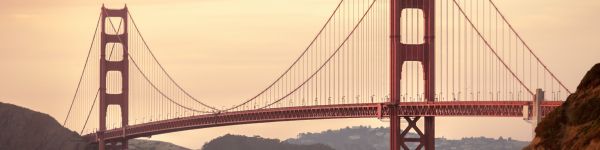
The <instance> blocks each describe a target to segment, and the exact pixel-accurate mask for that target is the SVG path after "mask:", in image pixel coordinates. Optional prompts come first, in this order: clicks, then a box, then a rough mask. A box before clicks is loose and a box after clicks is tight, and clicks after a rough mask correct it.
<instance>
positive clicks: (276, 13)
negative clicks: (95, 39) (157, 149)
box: [0, 0, 600, 148]
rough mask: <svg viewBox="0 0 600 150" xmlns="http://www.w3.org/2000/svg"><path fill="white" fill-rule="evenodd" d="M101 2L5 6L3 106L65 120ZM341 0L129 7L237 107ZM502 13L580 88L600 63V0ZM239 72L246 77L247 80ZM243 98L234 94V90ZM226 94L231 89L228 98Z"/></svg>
mask: <svg viewBox="0 0 600 150" xmlns="http://www.w3.org/2000/svg"><path fill="white" fill-rule="evenodd" d="M102 3H106V4H107V6H109V7H122V5H123V3H124V2H123V1H116V0H115V1H76V0H56V1H45V0H3V1H0V20H1V21H0V33H1V34H0V69H1V70H2V73H1V74H0V101H2V102H8V103H13V104H17V105H20V106H24V107H28V108H30V109H33V110H37V111H41V112H44V113H48V114H50V115H51V116H53V117H55V118H57V120H60V121H62V120H63V119H64V117H65V114H66V109H67V108H68V104H69V103H70V100H71V98H72V94H73V92H74V89H75V87H76V84H77V79H78V77H79V74H80V71H81V67H82V65H83V64H82V63H83V61H84V59H85V55H86V52H87V48H88V46H89V42H90V38H91V36H92V34H93V28H94V27H95V23H96V19H97V16H98V13H99V10H100V6H101V5H102ZM336 3H337V0H302V1H292V0H254V1H249V0H203V1H158V0H151V1H144V0H132V1H127V4H128V6H129V8H130V11H131V13H132V14H133V15H134V18H135V19H136V22H137V23H138V25H140V30H141V31H142V33H143V34H144V36H145V38H146V40H147V41H149V43H150V46H151V47H152V49H153V50H154V52H155V53H156V55H157V56H158V59H159V60H160V61H161V63H163V65H165V67H166V68H167V69H168V71H169V72H170V73H171V74H172V75H173V76H174V77H175V79H176V80H177V81H179V82H180V84H181V85H182V86H183V87H185V88H186V89H187V90H188V91H190V92H191V93H192V94H193V95H196V96H199V97H202V98H203V99H207V100H219V101H210V102H209V103H210V104H219V105H223V106H230V105H232V104H234V103H237V102H239V100H240V99H243V98H245V97H248V96H249V95H252V94H255V92H257V91H258V90H259V89H261V88H263V87H264V86H265V84H267V83H268V82H270V81H272V79H273V78H275V76H276V75H279V73H280V71H282V69H284V68H285V67H287V65H288V64H289V63H290V62H291V61H292V59H294V58H295V57H296V56H297V54H298V53H299V52H300V51H301V50H303V48H304V47H305V46H306V44H307V43H308V42H309V40H311V39H312V36H314V34H315V33H316V32H317V31H318V29H319V27H320V26H321V25H322V24H323V22H324V21H325V19H326V17H327V15H329V13H330V12H331V10H332V9H333V8H334V7H335V4H336ZM496 3H498V5H499V7H500V8H501V9H502V11H503V12H504V13H505V15H506V16H508V17H509V18H510V21H511V23H512V24H513V25H514V26H515V27H516V28H517V31H519V33H520V34H521V35H522V36H523V37H524V39H525V40H526V41H527V42H528V44H529V45H530V46H531V47H532V48H533V49H534V50H535V52H536V53H537V54H538V55H539V56H540V57H541V58H542V59H543V61H544V62H545V63H546V64H547V65H548V66H550V69H552V71H553V72H554V73H556V74H557V75H558V77H559V78H560V79H561V80H563V82H565V84H566V85H567V86H568V87H569V88H570V89H571V90H574V89H575V87H576V85H577V83H578V82H579V80H580V78H581V77H582V76H583V74H584V73H585V71H587V69H589V67H591V66H592V65H593V64H595V63H597V62H600V52H598V51H599V50H600V45H599V44H597V43H598V41H600V38H598V36H599V35H600V28H599V27H600V19H597V18H598V16H597V14H600V9H599V8H600V1H597V0H579V1H577V2H573V1H563V0H526V1H523V0H502V1H497V2H496ZM239 74H244V75H245V77H244V78H240V77H239ZM232 91H233V92H234V93H235V94H231V93H230V92H232ZM226 92H227V93H226ZM385 124H386V123H381V122H380V121H379V120H377V119H349V120H317V121H296V122H282V123H269V124H251V125H239V126H228V127H219V128H209V129H200V130H193V131H184V132H178V133H171V134H166V135H159V136H154V137H152V139H155V140H164V141H169V142H173V143H175V144H180V145H183V146H186V147H189V148H200V147H201V146H202V144H203V143H204V142H206V141H207V140H210V139H212V138H214V137H216V136H221V135H223V134H226V133H235V134H245V135H261V136H265V137H271V138H290V137H294V136H295V135H296V134H297V133H299V132H317V131H321V130H326V129H331V128H341V127H345V126H353V125H372V126H383V125H385ZM436 125H437V126H436V132H437V133H436V135H437V136H445V137H448V138H460V137H464V136H482V135H483V136H489V137H497V136H504V137H507V136H511V137H514V138H516V139H521V140H526V139H529V138H530V134H531V133H530V130H531V128H530V125H529V124H527V123H525V122H524V121H522V120H521V118H440V119H437V123H436Z"/></svg>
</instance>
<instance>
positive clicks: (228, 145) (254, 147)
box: [202, 134, 334, 150]
mask: <svg viewBox="0 0 600 150" xmlns="http://www.w3.org/2000/svg"><path fill="white" fill-rule="evenodd" d="M202 150H334V149H332V148H331V147H328V146H326V145H323V144H318V143H316V144H306V145H298V144H291V143H287V142H281V141H279V140H278V139H267V138H262V137H259V136H255V137H246V136H241V135H230V134H227V135H224V136H222V137H218V138H216V139H213V140H211V141H210V142H208V143H206V144H204V146H202Z"/></svg>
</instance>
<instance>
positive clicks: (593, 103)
mask: <svg viewBox="0 0 600 150" xmlns="http://www.w3.org/2000/svg"><path fill="white" fill-rule="evenodd" d="M535 134H536V137H535V138H534V139H533V141H532V142H531V144H530V145H529V146H528V147H527V148H525V149H540V150H543V149H590V150H591V149H600V64H596V65H595V66H594V67H592V69H591V70H589V71H588V72H587V73H586V75H585V76H584V77H583V79H582V80H581V83H579V86H577V91H575V93H573V94H571V95H569V97H568V98H567V100H566V101H565V102H564V103H563V104H562V105H561V106H560V107H558V108H556V109H555V110H554V111H552V112H551V113H550V114H548V116H546V117H545V118H544V119H542V121H541V122H540V123H539V124H538V126H537V128H536V129H535Z"/></svg>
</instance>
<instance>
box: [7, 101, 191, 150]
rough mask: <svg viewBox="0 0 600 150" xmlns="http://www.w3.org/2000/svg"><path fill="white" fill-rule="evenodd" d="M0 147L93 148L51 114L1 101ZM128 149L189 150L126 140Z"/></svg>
mask: <svg viewBox="0 0 600 150" xmlns="http://www.w3.org/2000/svg"><path fill="white" fill-rule="evenodd" d="M0 133H2V134H0V150H17V149H18V150H58V149H60V150H94V149H97V145H92V144H89V143H87V141H85V140H84V139H83V138H82V137H81V136H80V135H79V134H77V133H76V132H73V131H71V130H69V129H67V128H64V127H63V126H62V125H60V124H59V123H58V122H57V121H56V120H55V119H54V118H52V117H51V116H49V115H47V114H44V113H40V112H36V111H33V110H30V109H27V108H23V107H19V106H16V105H12V104H7V103H2V102H0ZM129 149H131V150H189V149H187V148H184V147H181V146H177V145H174V144H171V143H167V142H160V141H150V140H129Z"/></svg>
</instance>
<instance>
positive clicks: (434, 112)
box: [84, 101, 562, 143]
mask: <svg viewBox="0 0 600 150" xmlns="http://www.w3.org/2000/svg"><path fill="white" fill-rule="evenodd" d="M560 104H562V101H545V102H543V103H542V104H541V108H542V109H541V110H542V116H544V115H546V114H548V113H550V112H551V111H552V110H553V109H555V108H556V107H558V106H559V105H560ZM531 105H532V102H531V101H453V102H434V103H432V102H402V103H401V104H400V106H399V107H400V109H399V114H400V115H401V116H436V117H461V116H468V117H523V112H524V110H525V107H526V106H529V107H528V108H532V107H530V106H531ZM527 110H529V111H528V113H529V115H531V109H527ZM386 116H388V105H386V104H385V103H363V104H342V105H319V106H300V107H284V108H268V109H257V110H246V111H234V112H221V113H215V114H203V115H196V116H189V117H181V118H175V119H168V120H161V121H155V122H148V123H142V124H136V125H130V126H127V127H125V128H116V129H111V130H107V131H105V132H104V133H100V132H97V133H92V134H87V135H84V137H85V138H86V139H87V140H88V141H89V142H92V143H97V142H98V138H99V136H103V137H104V138H105V140H106V141H107V142H111V141H117V140H120V139H123V138H127V139H133V138H139V137H150V136H152V135H158V134H164V133H171V132H177V131H184V130H192V129H202V128H210V127H220V126H229V125H241V124H251V123H265V122H280V121H295V120H316V119H339V118H382V117H384V118H385V117H386Z"/></svg>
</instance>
